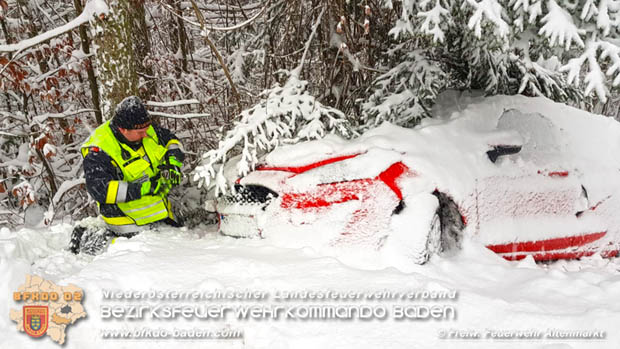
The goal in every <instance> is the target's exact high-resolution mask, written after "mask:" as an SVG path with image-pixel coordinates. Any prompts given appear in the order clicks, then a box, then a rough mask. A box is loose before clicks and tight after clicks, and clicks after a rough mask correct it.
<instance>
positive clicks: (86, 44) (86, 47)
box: [73, 0, 103, 125]
mask: <svg viewBox="0 0 620 349" xmlns="http://www.w3.org/2000/svg"><path fill="white" fill-rule="evenodd" d="M73 4H74V6H75V12H76V13H77V14H80V13H82V10H83V6H82V0H73ZM86 28H87V26H86V25H85V24H84V25H81V26H80V29H79V32H80V41H81V42H82V51H84V53H85V54H86V55H88V54H90V39H89V38H88V34H87V32H86ZM87 60H88V62H87V65H86V74H88V83H89V85H90V98H91V101H92V102H93V108H94V109H95V119H96V120H97V125H101V124H102V123H103V117H102V116H101V104H100V102H99V100H100V99H99V86H98V85H97V77H96V76H95V70H94V69H93V60H92V59H91V57H88V58H87Z"/></svg>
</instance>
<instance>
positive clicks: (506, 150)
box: [487, 145, 521, 163]
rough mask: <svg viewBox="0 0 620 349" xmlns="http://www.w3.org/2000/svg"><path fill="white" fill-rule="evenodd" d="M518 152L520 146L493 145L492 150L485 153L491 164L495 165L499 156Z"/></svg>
mask: <svg viewBox="0 0 620 349" xmlns="http://www.w3.org/2000/svg"><path fill="white" fill-rule="evenodd" d="M520 151H521V146H520V145H494V146H493V149H491V150H489V151H487V156H488V157H489V160H491V162H492V163H495V162H496V161H497V159H498V158H499V157H500V156H504V155H511V154H516V153H518V152H520Z"/></svg>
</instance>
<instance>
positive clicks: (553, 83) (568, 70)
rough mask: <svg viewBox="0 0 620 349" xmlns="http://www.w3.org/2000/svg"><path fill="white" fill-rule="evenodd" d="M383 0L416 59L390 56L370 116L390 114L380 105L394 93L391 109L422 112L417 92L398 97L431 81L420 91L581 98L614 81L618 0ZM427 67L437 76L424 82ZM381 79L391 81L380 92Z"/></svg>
mask: <svg viewBox="0 0 620 349" xmlns="http://www.w3.org/2000/svg"><path fill="white" fill-rule="evenodd" d="M383 5H384V6H386V7H388V8H391V9H393V10H394V11H396V12H397V13H399V14H400V18H399V19H398V20H397V21H396V23H395V25H394V27H393V29H392V30H391V32H390V33H391V34H392V35H393V37H394V38H395V39H396V40H398V44H397V45H405V46H406V47H407V48H408V49H409V50H410V52H415V57H412V54H409V55H401V56H400V59H399V60H396V61H391V62H390V63H391V64H389V65H388V66H387V68H388V69H389V72H388V73H386V74H384V75H382V76H381V77H380V78H379V79H378V80H377V81H376V88H375V90H374V91H375V92H374V94H373V97H372V98H371V101H369V103H367V104H366V105H365V108H364V112H365V115H367V116H369V117H375V116H376V117H378V118H379V120H392V119H393V116H391V115H393V114H390V113H386V110H385V108H383V109H378V106H381V105H382V104H385V103H388V101H389V99H394V98H395V96H397V95H399V96H401V97H402V98H400V99H399V100H397V102H398V103H397V104H396V105H393V104H392V108H393V109H394V110H410V111H412V112H413V111H415V110H417V111H418V112H419V113H420V115H423V111H424V109H425V108H424V107H425V103H424V102H423V100H420V98H419V96H418V93H412V94H411V95H410V96H408V97H407V96H403V93H402V91H403V86H408V88H409V90H410V91H419V90H420V89H421V90H422V91H426V90H427V89H428V88H427V86H430V87H431V88H430V91H431V92H430V93H428V92H427V93H425V95H431V96H432V95H433V94H434V93H436V92H437V91H438V90H440V89H442V88H471V89H483V90H485V91H487V92H488V93H490V94H497V93H503V94H515V93H521V94H526V95H532V96H538V95H543V96H547V97H549V98H552V99H554V100H557V101H565V102H572V103H576V104H579V103H583V97H584V96H592V92H595V94H596V96H595V97H596V98H598V99H600V100H601V101H603V102H604V101H605V100H606V99H607V97H608V96H609V95H610V93H611V91H612V90H613V89H616V90H617V88H618V86H619V85H620V41H619V39H618V37H619V36H620V35H619V34H620V1H614V0H612V1H607V0H604V1H594V0H585V1H556V0H506V1H502V0H481V1H478V0H423V1H412V0H403V1H392V0H384V1H383ZM396 48H397V49H400V48H401V47H400V46H396ZM394 50H395V49H392V50H391V51H389V52H393V51H394ZM403 67H408V69H403ZM428 71H430V72H433V74H435V76H436V77H440V79H439V80H437V79H432V80H434V82H435V83H434V84H431V85H428V84H424V83H423V81H424V80H423V79H421V78H420V76H426V74H428V73H426V72H428ZM404 72H409V73H407V74H404ZM416 72H417V73H416ZM420 72H423V74H419V73H420ZM582 78H583V82H584V83H582ZM385 81H389V82H396V83H392V87H391V88H390V89H387V90H386V89H385V86H386V85H385ZM592 97H594V96H592ZM381 111H384V113H382V112H381ZM412 117H413V116H412ZM407 119H411V118H407ZM403 121H406V120H403Z"/></svg>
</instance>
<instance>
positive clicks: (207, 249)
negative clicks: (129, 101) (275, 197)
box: [0, 225, 620, 348]
mask: <svg viewBox="0 0 620 349" xmlns="http://www.w3.org/2000/svg"><path fill="white" fill-rule="evenodd" d="M69 231H70V226H69V225H60V226H56V227H53V228H52V229H50V230H37V229H22V230H20V231H18V232H9V231H8V229H2V240H0V241H1V245H2V249H1V262H0V272H1V273H2V275H3V278H2V282H1V286H0V289H1V295H2V299H1V300H0V314H5V315H4V316H0V333H2V335H1V336H0V347H1V348H54V347H56V345H57V344H56V343H54V342H52V341H51V340H50V339H49V338H44V339H42V340H33V339H31V338H30V337H28V336H27V335H25V334H24V333H18V331H17V330H16V328H15V323H13V322H11V321H10V320H9V319H8V313H9V308H19V305H18V304H16V303H14V302H13V301H12V299H11V297H10V295H11V294H12V293H11V292H12V291H14V290H16V288H17V287H18V285H19V284H22V283H23V282H24V278H25V274H28V273H34V274H38V275H41V276H43V277H45V278H48V279H51V280H52V281H54V282H56V283H57V284H62V285H66V284H68V283H73V284H75V285H78V286H79V287H81V288H83V289H84V291H85V293H86V296H85V301H84V304H85V309H86V311H87V312H88V317H87V318H86V319H82V320H80V321H78V322H77V323H76V324H74V325H73V326H71V327H70V328H69V329H68V330H67V338H68V341H67V344H66V347H67V348H85V347H88V348H98V347H104V346H105V347H123V348H146V347H154V348H175V347H178V348H205V347H213V348H241V347H243V348H316V347H329V348H358V347H359V348H374V347H381V348H403V347H407V348H453V347H471V348H478V347H487V348H496V347H501V348H523V347H532V348H601V347H608V348H612V347H618V346H619V345H620V332H619V331H618V328H617V324H618V323H619V322H620V302H618V300H620V259H618V258H616V259H611V260H606V259H600V258H598V257H592V258H586V259H584V260H581V261H570V262H566V261H563V262H557V263H553V264H550V265H536V264H535V263H533V261H532V260H530V259H526V260H524V261H521V262H507V261H505V260H503V259H501V258H500V257H498V256H497V255H495V254H494V253H492V252H491V251H489V250H487V249H486V248H484V247H482V246H480V245H475V244H474V243H471V242H466V243H465V245H464V248H463V250H462V251H461V252H460V253H458V254H457V255H454V256H451V257H437V256H435V257H433V259H431V261H430V262H429V263H428V264H427V265H424V266H417V265H411V266H410V267H409V268H408V269H407V270H398V269H396V268H381V269H374V270H373V269H369V268H357V267H352V266H347V265H345V264H343V263H341V262H339V261H338V260H337V259H334V258H330V257H322V256H320V255H317V254H316V253H315V252H314V251H313V250H310V249H287V248H277V247H273V246H270V245H269V243H268V242H267V241H265V240H258V239H233V238H230V237H224V236H220V235H217V234H216V233H214V232H213V231H212V230H211V231H199V230H196V231H187V230H184V229H174V228H168V229H164V230H162V231H159V232H155V231H146V232H144V233H142V234H141V235H139V236H137V237H135V238H133V239H131V240H126V239H122V240H119V241H117V242H116V243H115V244H113V245H111V246H110V249H109V250H108V251H107V252H106V253H105V254H103V255H101V256H98V257H95V258H94V259H93V258H90V257H83V256H80V257H78V258H76V257H75V256H73V255H71V254H69V253H68V252H66V251H63V250H62V247H63V246H64V245H65V244H66V242H67V241H68V234H69ZM105 289H116V290H124V291H129V290H139V291H149V290H153V289H156V290H179V291H182V290H187V291H189V290H203V291H206V290H215V289H235V290H261V291H266V292H269V293H270V294H271V295H274V294H275V293H276V292H277V291H285V290H311V291H322V290H328V289H329V290H334V291H359V292H365V291H382V290H390V291H403V290H444V291H445V290H456V291H457V292H458V296H457V299H456V300H439V301H421V300H419V301H416V302H410V303H407V302H388V301H374V302H366V304H371V305H385V306H387V305H390V304H409V305H412V304H413V305H420V304H440V305H452V306H453V307H454V308H456V311H457V317H456V319H455V320H451V319H448V320H441V321H437V320H426V321H423V320H404V321H397V320H394V319H392V318H390V319H387V320H382V321H379V320H372V321H361V320H348V321H334V320H331V321H330V320H306V321H299V320H297V321H293V320H284V319H280V320H246V321H242V322H239V321H236V320H230V321H221V320H217V321H216V320H213V321H206V322H200V321H196V320H194V321H193V322H187V321H185V320H182V319H178V320H176V321H161V320H159V321H157V320H150V319H147V320H135V321H133V322H119V321H110V320H107V321H106V320H102V319H101V315H100V310H99V308H100V306H101V305H102V304H127V301H124V302H123V301H116V302H110V301H104V300H102V290H105ZM177 302H178V303H189V304H193V303H192V302H180V301H177ZM130 303H132V304H137V303H140V301H134V302H130ZM164 303H173V302H164ZM270 303H274V304H277V302H271V301H270V300H267V301H257V302H255V303H252V302H249V301H223V302H222V303H220V304H227V305H239V304H246V305H247V304H262V305H264V304H270ZM312 303H313V302H309V301H305V302H304V301H299V302H297V303H296V304H312ZM362 303H363V302H360V303H356V302H351V301H348V302H347V301H340V302H334V304H340V305H342V304H348V305H350V304H362ZM280 304H281V303H280ZM226 325H230V326H231V327H232V328H235V329H242V330H243V332H244V339H242V340H241V339H235V340H210V341H209V340H197V341H188V340H174V339H167V340H160V341H155V340H135V339H134V340H103V339H101V334H100V331H101V330H105V329H118V328H142V327H153V328H193V327H204V328H213V329H217V328H222V327H225V326H226ZM454 329H456V330H465V331H479V332H482V333H483V335H484V333H485V332H484V331H486V330H487V329H489V330H532V329H534V330H540V331H543V332H544V331H545V330H547V329H559V330H599V331H605V332H606V339H605V340H603V341H600V340H598V341H591V340H590V341H589V340H557V339H555V340H529V341H528V340H514V339H513V340H504V341H501V342H498V341H494V340H490V339H474V340H454V339H453V340H446V339H440V338H438V336H439V334H440V331H442V330H446V331H449V330H454Z"/></svg>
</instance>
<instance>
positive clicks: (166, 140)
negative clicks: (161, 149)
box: [153, 125, 185, 162]
mask: <svg viewBox="0 0 620 349" xmlns="http://www.w3.org/2000/svg"><path fill="white" fill-rule="evenodd" d="M153 129H154V130H155V133H156V134H157V138H159V143H160V144H161V145H163V146H165V147H166V149H168V152H167V153H166V154H167V155H166V156H174V157H175V158H176V159H177V160H179V161H180V162H183V160H185V153H183V146H182V145H181V141H179V139H178V138H177V136H176V135H175V134H174V133H172V132H170V130H168V129H166V128H163V127H159V126H157V125H153Z"/></svg>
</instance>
